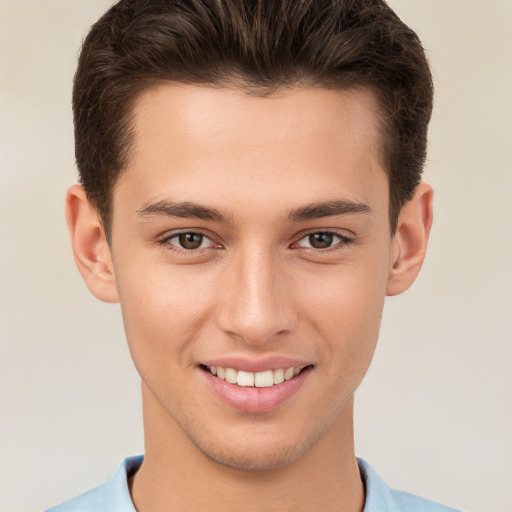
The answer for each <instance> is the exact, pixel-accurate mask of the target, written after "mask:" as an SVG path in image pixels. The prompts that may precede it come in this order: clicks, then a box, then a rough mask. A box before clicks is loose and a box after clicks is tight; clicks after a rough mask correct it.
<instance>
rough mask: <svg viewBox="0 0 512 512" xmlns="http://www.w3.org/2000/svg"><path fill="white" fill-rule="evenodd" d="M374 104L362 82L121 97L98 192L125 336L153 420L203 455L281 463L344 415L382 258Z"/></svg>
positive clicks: (177, 89) (385, 263)
mask: <svg viewBox="0 0 512 512" xmlns="http://www.w3.org/2000/svg"><path fill="white" fill-rule="evenodd" d="M375 111H376V105H375V101H374V98H373V96H372V95H371V94H370V93H369V92H364V91H359V92H357V91H347V92H339V91H326V90H320V89H307V90H306V89H297V90H286V91H281V92H279V93H276V94H274V95H272V96H270V97H266V98H261V97H254V96H249V95H247V94H245V93H244V92H241V91H238V90H231V89H214V88H207V87H198V86H191V85H185V86H183V85H182V86H178V85H162V86H159V87H158V88H155V89H152V90H150V91H147V92H145V93H144V94H143V95H142V96H141V97H140V98H139V101H138V103H137V105H136V109H135V134H136V137H135V145H134V148H133V153H132V155H131V159H130V162H129V165H128V167H127V169H126V172H125V173H124V174H123V175H122V177H121V178H120V180H119V182H118V183H117V185H116V187H115V190H114V194H113V212H114V213H113V224H112V246H111V247H112V261H113V268H114V273H115V279H116V286H117V290H118V294H119V297H120V301H121V307H122V311H123V318H124V323H125V328H126V333H127V338H128V343H129V347H130V351H131V353H132V356H133V359H134V362H135V365H136V367H137V369H138V371H139V373H140V376H141V378H142V381H143V387H144V389H145V395H146V398H145V399H146V400H150V401H152V402H153V404H156V405H153V406H152V407H154V408H155V407H156V408H158V409H159V413H158V414H159V418H160V419H159V420H158V421H160V422H164V423H165V422H167V424H168V425H169V426H172V427H173V428H175V429H176V428H177V429H179V431H180V432H182V433H183V434H184V435H186V436H187V438H188V439H190V440H191V441H192V443H193V445H194V446H195V447H196V448H197V449H198V450H200V451H201V452H202V453H204V454H206V455H207V456H208V457H210V458H211V459H213V460H215V461H217V462H219V463H221V464H224V465H227V466H230V467H238V468H246V469H263V468H269V467H278V466H281V465H283V464H287V463H290V462H293V461H294V460H296V459H298V458H299V457H301V456H302V455H303V454H305V453H306V452H308V450H310V449H311V448H312V447H314V446H315V444H316V443H317V442H318V441H319V440H320V439H321V438H323V436H325V435H327V434H328V433H329V432H332V431H333V430H334V429H336V427H337V425H339V424H340V422H342V421H344V419H346V418H347V416H348V415H349V414H350V413H351V407H350V405H351V400H352V396H353V393H354V391H355V389H356V388H357V386H358V385H359V383H360V382H361V379H362V378H363V376H364V374H365V372H366V370H367V368H368V366H369V364H370V360H371V358H372V355H373V352H374V348H375V344H376V340H377V335H378V330H379V323H380V318H381V313H382V308H383V302H384V296H385V293H386V284H387V281H388V275H389V272H390V267H391V259H392V258H391V248H392V236H391V233H390V227H389V217H388V182H387V177H386V174H385V172H384V170H383V168H382V163H381V159H380V156H381V155H380V151H379V135H378V126H377V120H376V118H375V115H374V112H375ZM155 414H156V413H155Z"/></svg>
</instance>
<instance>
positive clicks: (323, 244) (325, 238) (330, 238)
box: [297, 231, 352, 249]
mask: <svg viewBox="0 0 512 512" xmlns="http://www.w3.org/2000/svg"><path fill="white" fill-rule="evenodd" d="M351 241H352V240H351V239H350V238H349V237H347V236H343V235H341V234H339V233H333V232H331V231H318V232H315V233H309V234H308V235H306V236H305V237H303V238H301V239H300V240H299V241H298V242H297V245H298V246H299V247H305V248H311V249H329V248H331V247H335V246H337V245H343V244H348V243H350V242H351Z"/></svg>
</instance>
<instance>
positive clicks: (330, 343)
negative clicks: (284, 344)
mask: <svg viewBox="0 0 512 512" xmlns="http://www.w3.org/2000/svg"><path fill="white" fill-rule="evenodd" d="M386 281H387V261H384V260H383V261H376V260H373V261H372V260H369V261H357V262H352V263H350V264H347V265H340V266H338V267H335V268H333V269H332V270H330V271H329V272H325V273H324V274H323V275H322V276H319V275H317V276H315V278H314V279H309V280H307V281H306V283H304V284H305V286H303V287H301V289H302V290H305V291H306V293H304V291H303V292H302V296H303V300H302V304H301V309H302V310H303V314H304V315H305V316H306V317H308V318H309V321H310V323H311V324H312V326H313V328H314V330H315V331H316V332H317V333H319V335H320V337H321V339H322V340H323V343H324V344H325V352H324V356H325V357H326V358H328V359H331V360H332V361H336V364H335V365H329V364H327V365H325V366H324V367H325V368H326V369H328V370H329V371H336V372H341V373H343V374H344V375H345V378H346V377H347V375H353V376H354V378H356V379H357V378H362V376H363V375H364V373H365V372H366V370H367V368H368V365H369V364H370V362H371V358H372V356H373V352H374V350H375V345H376V342H377V338H378V333H379V327H380V321H381V316H382V310H383V306H384V298H385V289H386ZM298 293H300V292H298Z"/></svg>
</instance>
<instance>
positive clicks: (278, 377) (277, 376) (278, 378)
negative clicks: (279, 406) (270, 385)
mask: <svg viewBox="0 0 512 512" xmlns="http://www.w3.org/2000/svg"><path fill="white" fill-rule="evenodd" d="M281 382H284V370H283V369H282V368H280V369H279V370H275V371H274V384H281Z"/></svg>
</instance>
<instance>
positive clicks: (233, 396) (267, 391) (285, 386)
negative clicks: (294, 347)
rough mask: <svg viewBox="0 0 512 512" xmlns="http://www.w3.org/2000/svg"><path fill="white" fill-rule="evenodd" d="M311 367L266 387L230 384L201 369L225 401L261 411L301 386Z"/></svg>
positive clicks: (291, 394) (240, 407) (269, 408)
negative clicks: (288, 378)
mask: <svg viewBox="0 0 512 512" xmlns="http://www.w3.org/2000/svg"><path fill="white" fill-rule="evenodd" d="M311 370H312V367H307V368H305V369H304V370H302V371H301V372H300V373H299V374H298V375H297V376H295V377H293V378H291V379H290V380H285V381H284V382H282V383H281V384H274V385H273V386H271V387H268V388H256V387H244V386H238V385H236V384H230V383H229V382H226V381H225V380H222V379H219V378H218V377H215V376H214V375H212V374H211V373H210V372H208V371H207V370H203V369H201V373H202V374H203V375H204V376H205V377H206V382H207V383H208V385H209V386H210V388H211V389H212V390H213V392H214V393H215V394H216V395H217V396H218V397H219V398H220V399H221V400H222V401H223V402H225V403H227V404H228V405H230V406H231V407H234V408H235V409H238V410H239V411H244V412H253V413H262V412H268V411H271V410H272V409H275V408H277V407H278V406H280V405H281V404H282V403H284V402H286V401H287V400H288V399H289V398H291V397H292V396H293V395H294V394H295V393H297V391H299V389H300V388H301V386H302V384H303V383H304V381H305V380H306V379H307V377H308V375H309V374H310V373H311Z"/></svg>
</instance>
